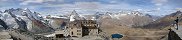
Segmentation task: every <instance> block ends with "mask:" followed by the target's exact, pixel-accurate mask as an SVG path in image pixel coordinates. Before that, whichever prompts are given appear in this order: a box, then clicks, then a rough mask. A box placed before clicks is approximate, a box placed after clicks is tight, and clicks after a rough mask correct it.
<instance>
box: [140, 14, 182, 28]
mask: <svg viewBox="0 0 182 40" xmlns="http://www.w3.org/2000/svg"><path fill="white" fill-rule="evenodd" d="M177 17H179V19H180V22H181V19H182V12H181V11H177V12H174V13H171V14H170V15H166V16H164V17H162V18H160V19H158V20H156V21H154V22H151V23H149V24H147V25H145V26H143V27H144V28H155V29H156V28H158V29H159V28H165V27H169V26H171V25H173V24H174V23H175V21H174V20H175V19H176V18H177Z"/></svg>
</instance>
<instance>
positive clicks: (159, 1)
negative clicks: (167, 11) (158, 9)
mask: <svg viewBox="0 0 182 40" xmlns="http://www.w3.org/2000/svg"><path fill="white" fill-rule="evenodd" d="M166 2H168V0H152V3H155V5H156V6H162V5H163V4H165V3H166Z"/></svg>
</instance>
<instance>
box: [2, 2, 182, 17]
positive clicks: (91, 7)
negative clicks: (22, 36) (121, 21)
mask: <svg viewBox="0 0 182 40" xmlns="http://www.w3.org/2000/svg"><path fill="white" fill-rule="evenodd" d="M181 5H182V0H0V10H5V9H10V8H29V9H30V10H31V11H36V12H40V13H45V14H46V13H49V14H54V13H58V14H66V13H70V12H71V11H73V10H76V11H78V12H79V13H83V14H92V13H96V12H119V11H121V10H139V11H141V10H142V11H153V10H158V11H160V12H159V13H151V14H155V15H163V14H167V13H166V12H171V11H174V10H175V9H178V8H182V6H181Z"/></svg>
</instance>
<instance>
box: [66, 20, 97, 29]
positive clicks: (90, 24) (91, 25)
mask: <svg viewBox="0 0 182 40" xmlns="http://www.w3.org/2000/svg"><path fill="white" fill-rule="evenodd" d="M96 25H97V24H96V21H93V20H75V21H72V22H69V26H70V27H82V28H85V29H96V28H97V26H96Z"/></svg>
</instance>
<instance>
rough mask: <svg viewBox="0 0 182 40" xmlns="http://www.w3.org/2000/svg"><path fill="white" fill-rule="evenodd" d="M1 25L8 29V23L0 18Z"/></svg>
mask: <svg viewBox="0 0 182 40" xmlns="http://www.w3.org/2000/svg"><path fill="white" fill-rule="evenodd" d="M0 25H2V26H3V27H4V29H7V28H8V26H7V25H6V23H5V22H4V21H3V20H1V19H0Z"/></svg>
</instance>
